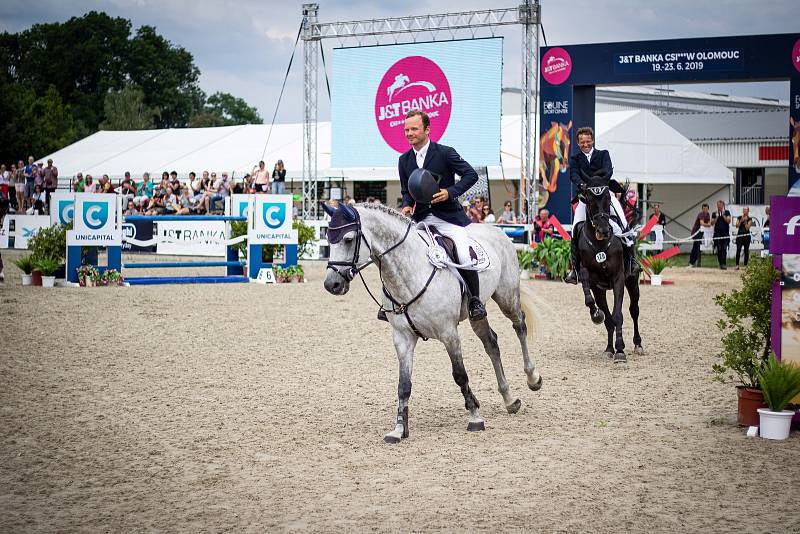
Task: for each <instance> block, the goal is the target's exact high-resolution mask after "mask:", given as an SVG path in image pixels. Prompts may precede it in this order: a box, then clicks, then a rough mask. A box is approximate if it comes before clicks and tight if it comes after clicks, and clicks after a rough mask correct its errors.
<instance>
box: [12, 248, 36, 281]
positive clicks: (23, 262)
mask: <svg viewBox="0 0 800 534" xmlns="http://www.w3.org/2000/svg"><path fill="white" fill-rule="evenodd" d="M14 265H16V266H17V267H18V268H19V270H20V271H22V285H23V286H29V285H31V271H33V257H32V256H31V255H28V256H22V257H21V258H19V259H18V260H16V261H15V262H14Z"/></svg>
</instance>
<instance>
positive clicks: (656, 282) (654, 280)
mask: <svg viewBox="0 0 800 534" xmlns="http://www.w3.org/2000/svg"><path fill="white" fill-rule="evenodd" d="M650 285H651V286H660V285H661V275H660V274H654V275H652V276H650Z"/></svg>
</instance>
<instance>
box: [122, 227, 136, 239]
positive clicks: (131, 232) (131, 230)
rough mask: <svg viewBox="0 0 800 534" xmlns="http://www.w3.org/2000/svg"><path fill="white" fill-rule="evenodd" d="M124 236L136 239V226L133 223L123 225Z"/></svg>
mask: <svg viewBox="0 0 800 534" xmlns="http://www.w3.org/2000/svg"><path fill="white" fill-rule="evenodd" d="M122 237H124V238H125V239H136V226H134V225H133V224H131V223H124V224H123V225H122Z"/></svg>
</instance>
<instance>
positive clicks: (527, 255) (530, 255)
mask: <svg viewBox="0 0 800 534" xmlns="http://www.w3.org/2000/svg"><path fill="white" fill-rule="evenodd" d="M533 259H534V252H533V250H529V249H525V250H518V251H517V260H518V262H519V268H520V272H519V277H520V278H521V279H523V280H528V279H529V278H530V277H531V267H533Z"/></svg>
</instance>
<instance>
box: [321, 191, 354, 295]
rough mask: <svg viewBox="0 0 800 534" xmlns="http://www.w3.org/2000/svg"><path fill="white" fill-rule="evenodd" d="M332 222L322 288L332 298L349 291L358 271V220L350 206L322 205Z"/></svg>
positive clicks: (329, 229) (329, 228)
mask: <svg viewBox="0 0 800 534" xmlns="http://www.w3.org/2000/svg"><path fill="white" fill-rule="evenodd" d="M322 208H323V209H324V210H325V213H327V214H328V215H329V216H330V218H331V220H330V223H329V224H328V244H329V245H330V254H329V256H328V273H327V274H326V275H325V289H326V290H327V291H328V292H329V293H332V294H334V295H344V294H345V293H347V292H348V291H349V290H350V281H351V280H352V279H353V276H355V273H356V272H357V267H358V263H359V261H360V260H359V257H360V256H361V251H362V249H361V240H362V233H361V218H360V217H359V215H358V212H357V211H356V209H355V208H353V207H352V206H348V205H346V204H340V205H339V207H338V208H332V207H330V206H328V205H327V204H323V205H322Z"/></svg>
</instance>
